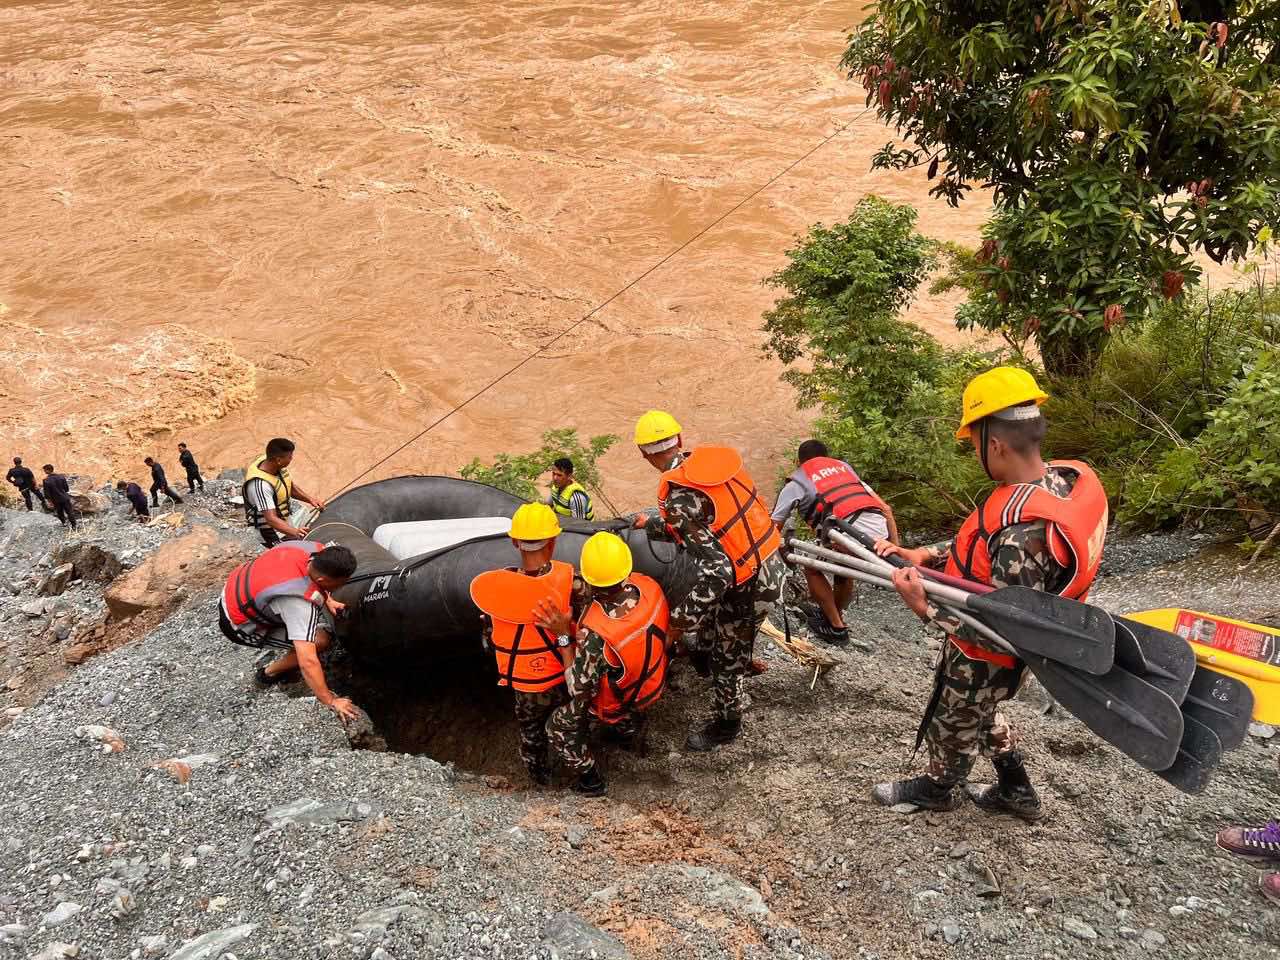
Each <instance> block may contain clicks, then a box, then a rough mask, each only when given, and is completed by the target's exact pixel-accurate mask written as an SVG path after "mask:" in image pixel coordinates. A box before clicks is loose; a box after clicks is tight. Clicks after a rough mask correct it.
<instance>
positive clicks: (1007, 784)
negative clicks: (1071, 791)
mask: <svg viewBox="0 0 1280 960" xmlns="http://www.w3.org/2000/svg"><path fill="white" fill-rule="evenodd" d="M992 763H993V765H994V766H995V768H996V776H997V777H998V778H999V782H998V783H996V785H995V786H983V785H980V784H969V785H967V786H966V787H965V790H966V791H968V793H969V796H970V797H971V798H972V799H973V802H974V804H975V805H976V806H978V807H980V808H982V809H983V810H985V811H987V812H988V813H1011V814H1013V815H1014V816H1015V817H1019V818H1020V819H1022V820H1026V821H1027V822H1028V823H1034V822H1035V821H1037V820H1039V819H1040V818H1041V817H1043V816H1044V808H1043V807H1042V806H1041V805H1040V797H1039V795H1038V794H1037V793H1036V789H1035V787H1033V786H1031V781H1030V779H1028V777H1027V768H1026V767H1025V766H1023V762H1022V752H1021V751H1019V750H1014V751H1013V752H1012V753H1010V754H1006V755H1005V756H1003V757H997V758H996V759H995V760H993V761H992Z"/></svg>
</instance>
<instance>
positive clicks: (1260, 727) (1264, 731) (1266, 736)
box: [1249, 723, 1276, 740]
mask: <svg viewBox="0 0 1280 960" xmlns="http://www.w3.org/2000/svg"><path fill="white" fill-rule="evenodd" d="M1275 735H1276V728H1275V727H1273V726H1271V724H1269V723H1251V724H1249V736H1251V737H1257V738H1258V739H1259V740H1270V739H1271V738H1272V737H1274V736H1275Z"/></svg>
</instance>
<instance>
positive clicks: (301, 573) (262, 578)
mask: <svg viewBox="0 0 1280 960" xmlns="http://www.w3.org/2000/svg"><path fill="white" fill-rule="evenodd" d="M323 549H324V545H323V544H320V543H316V542H315V541H313V540H285V541H284V542H282V543H278V544H276V545H275V546H274V547H272V548H271V549H270V550H267V551H266V552H264V553H261V554H259V555H258V556H256V557H254V558H253V559H252V560H250V561H248V562H247V563H242V564H240V566H238V567H236V568H235V569H234V570H232V571H231V576H229V577H228V578H227V584H226V586H225V587H223V588H222V598H223V600H224V602H225V604H226V608H227V618H228V619H229V620H230V621H231V623H232V624H233V625H234V626H237V627H242V626H244V625H245V624H247V623H249V622H253V623H255V624H257V625H258V626H260V627H264V628H266V629H270V628H272V627H279V626H282V625H283V624H284V621H283V620H281V619H280V618H279V617H277V616H276V615H275V614H273V613H272V612H271V611H270V610H269V609H268V608H267V604H268V602H269V601H271V600H274V599H275V598H277V597H300V598H301V599H303V600H306V601H307V602H308V603H313V604H315V605H316V606H321V605H322V604H323V603H324V591H322V590H321V589H320V588H319V587H317V586H316V585H315V582H314V581H313V580H312V579H311V577H309V576H308V575H307V564H309V563H310V562H311V557H312V556H313V555H314V554H316V553H318V552H319V551H321V550H323Z"/></svg>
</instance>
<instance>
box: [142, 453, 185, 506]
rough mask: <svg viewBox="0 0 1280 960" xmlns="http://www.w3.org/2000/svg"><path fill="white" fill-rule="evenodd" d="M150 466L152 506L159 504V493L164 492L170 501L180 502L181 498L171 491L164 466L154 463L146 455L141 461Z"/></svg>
mask: <svg viewBox="0 0 1280 960" xmlns="http://www.w3.org/2000/svg"><path fill="white" fill-rule="evenodd" d="M142 462H143V463H145V464H146V465H147V466H148V467H150V468H151V505H152V506H153V507H158V506H160V494H162V493H163V494H164V495H165V496H166V497H168V498H169V502H170V503H181V502H182V498H181V497H180V496H178V495H177V494H176V493H174V492H173V488H172V487H170V486H169V479H168V478H167V477H166V476H165V475H164V467H162V466H161V465H160V464H158V463H156V461H155V460H153V459H152V458H151V457H147V458H146V459H144V460H143V461H142Z"/></svg>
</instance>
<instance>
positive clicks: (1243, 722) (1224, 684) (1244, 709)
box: [1182, 665, 1253, 750]
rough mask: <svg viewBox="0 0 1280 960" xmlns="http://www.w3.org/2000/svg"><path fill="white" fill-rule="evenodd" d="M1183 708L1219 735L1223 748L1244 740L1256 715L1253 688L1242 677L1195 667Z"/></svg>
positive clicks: (1238, 744) (1237, 744)
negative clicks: (1254, 712) (1240, 678)
mask: <svg viewBox="0 0 1280 960" xmlns="http://www.w3.org/2000/svg"><path fill="white" fill-rule="evenodd" d="M1182 710H1183V713H1185V714H1186V715H1187V716H1188V717H1194V718H1195V719H1196V720H1197V721H1199V722H1200V723H1202V724H1204V725H1205V726H1206V727H1208V728H1209V729H1210V730H1212V731H1213V732H1214V733H1216V734H1217V735H1218V739H1219V740H1221V741H1222V747H1223V749H1224V750H1234V749H1235V748H1236V747H1238V746H1240V744H1242V743H1244V738H1245V737H1246V736H1247V735H1248V733H1249V721H1250V720H1251V719H1253V691H1252V690H1250V689H1249V685H1248V684H1246V683H1245V682H1244V681H1243V680H1237V679H1236V678H1235V677H1228V676H1227V675H1226V674H1222V673H1218V672H1217V671H1216V670H1211V669H1210V668H1209V667H1206V666H1203V665H1201V666H1198V667H1196V671H1195V674H1194V675H1193V676H1192V678H1191V687H1190V689H1189V690H1188V691H1187V698H1186V699H1185V700H1183V701H1182Z"/></svg>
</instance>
